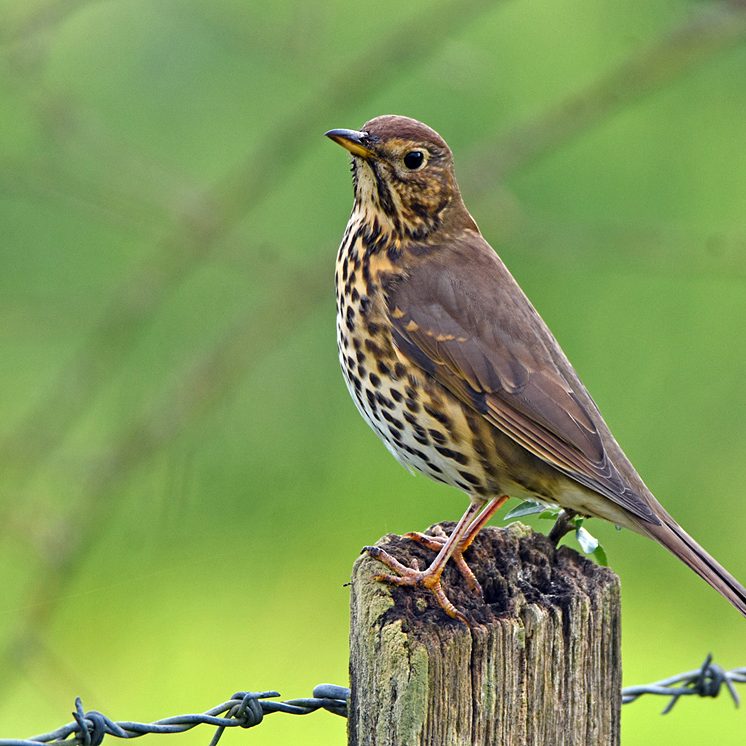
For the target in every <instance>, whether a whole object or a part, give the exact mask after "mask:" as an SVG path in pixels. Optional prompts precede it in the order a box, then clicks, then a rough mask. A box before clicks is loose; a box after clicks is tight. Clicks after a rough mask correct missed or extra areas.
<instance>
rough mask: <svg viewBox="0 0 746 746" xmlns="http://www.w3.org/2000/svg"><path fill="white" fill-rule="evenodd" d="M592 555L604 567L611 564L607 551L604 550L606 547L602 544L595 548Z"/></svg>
mask: <svg viewBox="0 0 746 746" xmlns="http://www.w3.org/2000/svg"><path fill="white" fill-rule="evenodd" d="M592 557H593V559H595V560H596V562H598V564H599V565H603V566H604V567H608V566H609V558H608V557H607V556H606V552H604V548H603V547H602V546H601V545H600V544H599V545H598V546H597V547H596V548H595V549H594V550H593V552H592Z"/></svg>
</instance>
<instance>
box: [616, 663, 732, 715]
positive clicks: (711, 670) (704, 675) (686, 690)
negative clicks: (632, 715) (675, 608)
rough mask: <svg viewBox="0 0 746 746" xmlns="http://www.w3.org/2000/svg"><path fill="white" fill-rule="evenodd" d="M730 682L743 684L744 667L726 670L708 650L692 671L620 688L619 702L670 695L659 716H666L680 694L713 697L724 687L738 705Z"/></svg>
mask: <svg viewBox="0 0 746 746" xmlns="http://www.w3.org/2000/svg"><path fill="white" fill-rule="evenodd" d="M734 684H746V667H742V668H734V669H732V670H731V671H726V670H724V669H723V668H722V667H721V666H719V665H718V664H717V663H713V662H712V653H710V654H709V655H708V656H707V658H705V661H704V663H703V664H702V665H701V666H700V667H699V668H697V669H694V670H693V671H685V672H684V673H679V674H676V675H675V676H669V677H668V678H667V679H661V680H660V681H654V682H652V683H650V684H640V685H637V686H628V687H626V688H624V689H622V704H624V705H626V704H629V703H630V702H634V701H635V700H636V699H638V698H639V697H641V696H642V695H644V694H654V695H659V696H663V697H670V698H671V700H670V702H669V703H668V704H667V705H666V706H665V708H664V709H663V712H662V714H663V715H667V714H668V713H669V712H671V710H672V709H673V708H674V706H675V705H676V703H677V702H678V701H679V699H680V698H681V697H688V696H693V695H696V696H698V697H717V696H718V695H719V694H720V693H721V691H722V690H723V687H725V690H726V691H727V692H728V694H730V696H731V699H732V700H733V703H734V704H735V706H736V707H738V706H739V705H740V703H741V700H740V698H739V696H738V692H737V691H736V687H735V686H734Z"/></svg>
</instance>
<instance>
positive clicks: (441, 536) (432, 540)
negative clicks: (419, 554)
mask: <svg viewBox="0 0 746 746" xmlns="http://www.w3.org/2000/svg"><path fill="white" fill-rule="evenodd" d="M435 530H439V533H437V534H435V535H433V536H430V535H428V534H423V533H421V532H420V531H410V532H409V533H407V534H404V538H405V539H410V540H411V541H414V542H416V543H417V544H419V545H420V546H423V547H425V548H426V549H429V550H430V551H431V552H439V551H440V550H441V549H442V548H443V545H444V544H445V543H446V541H447V540H448V536H447V535H446V533H445V531H443V529H442V528H441V527H440V526H437V527H436V529H435ZM465 549H466V547H465V548H464V550H462V549H461V547H460V546H458V547H456V549H454V551H453V554H452V555H451V560H453V563H454V564H455V565H456V567H457V569H458V571H459V572H460V573H461V576H462V577H463V579H464V580H465V581H466V585H467V586H468V588H469V590H470V591H471V592H472V593H474V594H476V595H477V596H478V597H479V598H481V599H482V600H484V591H482V586H481V585H480V584H479V581H478V580H477V578H476V576H475V575H474V573H473V572H472V569H471V568H470V567H469V565H467V564H466V560H465V559H464V551H465Z"/></svg>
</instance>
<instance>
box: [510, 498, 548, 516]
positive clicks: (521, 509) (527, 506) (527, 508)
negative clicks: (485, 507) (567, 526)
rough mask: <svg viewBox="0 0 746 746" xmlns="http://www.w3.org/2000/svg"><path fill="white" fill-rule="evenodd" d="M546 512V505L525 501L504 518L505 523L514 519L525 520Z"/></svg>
mask: <svg viewBox="0 0 746 746" xmlns="http://www.w3.org/2000/svg"><path fill="white" fill-rule="evenodd" d="M543 510H544V505H542V504H541V503H537V502H534V501H533V500H524V501H523V502H522V503H521V504H520V505H517V506H516V507H515V508H513V510H511V511H510V512H508V513H506V514H505V516H504V517H503V520H504V521H511V520H513V519H514V518H523V517H524V516H527V515H535V514H536V513H541V512H542V511H543Z"/></svg>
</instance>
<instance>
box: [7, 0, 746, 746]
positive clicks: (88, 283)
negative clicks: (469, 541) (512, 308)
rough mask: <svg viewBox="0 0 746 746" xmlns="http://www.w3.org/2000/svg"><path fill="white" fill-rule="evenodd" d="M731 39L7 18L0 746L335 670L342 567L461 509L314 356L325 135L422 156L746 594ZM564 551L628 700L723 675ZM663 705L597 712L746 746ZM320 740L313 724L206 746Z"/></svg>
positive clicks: (619, 18) (662, 599) (322, 292)
mask: <svg viewBox="0 0 746 746" xmlns="http://www.w3.org/2000/svg"><path fill="white" fill-rule="evenodd" d="M745 15H746V12H744V4H743V3H742V2H741V3H736V2H734V3H732V4H730V5H728V4H716V3H709V2H684V1H683V0H652V1H651V0H628V2H625V3H619V2H611V1H610V0H604V1H603V2H602V1H600V0H598V1H597V2H593V3H588V2H580V1H579V0H576V1H574V2H571V1H569V0H556V1H553V2H543V3H541V2H529V0H503V1H502V2H465V1H464V0H451V1H450V2H448V1H442V0H441V1H440V2H436V1H435V0H432V1H430V2H426V1H424V0H419V1H418V2H412V3H407V4H406V6H405V5H404V4H402V3H400V2H395V1H394V0H379V1H378V2H376V3H372V4H371V3H368V4H360V3H351V2H340V1H339V0H334V2H329V3H325V4H315V3H302V2H276V3H273V4H271V5H270V4H264V3H256V2H248V1H247V0H215V1H213V2H207V1H206V0H202V1H201V2H199V1H197V0H178V1H177V0H161V1H160V2H157V3H154V2H146V0H130V1H129V2H123V1H120V2H96V1H94V0H87V1H86V0H68V1H62V0H58V1H57V2H54V1H53V0H32V1H29V0H23V1H21V0H0V261H1V264H0V349H1V352H0V413H1V415H2V416H1V418H0V468H1V469H2V481H1V484H0V489H1V490H2V492H1V496H0V588H1V589H2V590H0V671H2V675H0V736H2V737H24V736H28V735H30V734H32V733H37V732H42V731H45V730H48V729H51V728H52V727H56V726H57V725H59V724H62V723H63V722H67V721H68V720H69V719H70V718H69V712H70V709H71V706H72V700H73V696H74V695H76V694H80V695H81V696H82V697H83V698H84V704H85V706H87V707H88V708H97V709H100V710H102V711H104V712H105V713H107V714H108V715H110V716H111V717H113V718H115V719H153V718H158V717H164V716H167V715H171V714H176V713H179V712H196V711H198V710H201V709H204V708H206V707H208V706H211V705H212V704H215V703H217V702H219V701H222V700H223V699H226V698H227V697H228V696H229V695H230V694H231V693H232V692H233V691H234V690H237V689H272V688H277V689H279V690H280V691H281V692H282V694H283V695H284V696H285V697H293V696H308V695H310V691H311V689H312V687H313V686H314V685H315V684H317V683H319V682H322V681H331V682H336V683H340V684H344V683H346V681H347V621H348V617H347V605H348V590H347V589H346V588H344V587H343V584H344V583H345V581H346V580H347V579H348V577H349V569H350V566H351V563H352V561H353V560H354V558H355V557H356V556H357V554H358V551H359V549H360V547H361V546H362V545H364V544H366V543H370V542H372V541H374V540H376V539H377V538H378V537H379V536H381V535H382V534H384V533H386V532H389V531H397V532H401V531H406V530H413V529H421V528H424V527H426V526H427V525H429V524H430V523H433V522H436V521H439V520H446V519H451V520H454V519H456V518H457V517H458V516H459V515H460V513H461V512H462V510H463V508H464V507H465V503H464V498H463V496H462V495H460V494H458V493H457V492H455V491H453V490H450V489H448V488H445V487H441V486H438V485H436V484H435V483H432V482H430V481H429V480H427V479H425V478H424V477H418V478H414V477H412V476H410V475H409V474H408V473H407V472H406V471H404V470H403V469H402V468H401V467H400V466H399V465H398V464H396V463H395V461H394V460H393V459H392V458H391V457H390V456H389V455H388V453H387V452H386V450H385V449H384V448H383V447H382V445H381V444H380V443H379V442H378V441H377V439H376V438H375V436H374V435H373V433H372V432H371V431H369V430H368V428H367V427H366V425H365V424H364V423H363V421H362V419H361V418H360V417H359V415H358V414H357V413H356V411H355V409H354V407H353V405H352V403H351V401H350V400H349V398H348V395H347V393H346V391H345V388H344V386H343V385H342V380H341V376H340V373H339V371H338V368H337V359H336V349H335V340H334V305H333V289H332V276H333V264H334V257H335V252H336V248H337V244H338V241H339V238H340V236H341V233H342V230H343V228H344V225H345V222H346V220H347V215H348V212H349V208H350V205H351V185H350V183H349V173H348V170H347V164H346V158H345V154H344V153H343V152H342V151H341V150H340V149H339V148H337V147H336V146H334V145H333V144H332V143H330V142H328V141H327V140H325V139H324V138H323V136H322V133H323V132H324V131H325V130H327V129H329V128H331V127H357V126H360V125H361V124H362V123H363V122H364V121H365V120H367V119H368V118H370V117H372V116H375V115H377V114H382V113H390V112H394V113H400V114H407V115H410V116H414V117H417V118H420V119H422V120H424V121H426V122H427V123H429V124H431V125H432V126H434V127H435V128H436V129H438V130H439V131H440V132H441V133H442V134H443V135H444V136H445V137H446V139H447V140H448V141H449V143H450V144H451V146H452V148H453V150H454V153H455V156H456V164H457V169H458V173H459V176H460V178H461V182H462V186H463V190H464V194H465V198H466V202H467V204H468V205H469V206H470V208H471V210H472V212H473V213H474V215H475V217H476V219H477V221H478V222H479V224H480V226H481V227H482V230H483V232H484V233H485V234H486V235H487V237H488V239H490V240H491V242H492V243H493V244H494V245H495V246H496V247H497V248H498V249H499V251H500V253H501V255H502V256H503V258H504V259H505V261H506V262H507V264H508V265H509V266H510V268H511V269H512V271H513V272H514V274H515V275H516V277H517V278H518V280H519V282H521V284H522V285H523V287H524V288H525V289H526V291H527V292H528V294H529V296H530V297H531V298H532V299H533V300H534V302H535V303H536V305H537V306H538V308H539V310H540V311H541V313H542V314H543V315H544V317H545V319H546V320H547V321H548V323H549V324H550V326H551V327H552V328H553V330H554V331H555V333H556V334H557V336H558V338H559V339H560V341H561V342H562V344H563V346H564V347H565V349H566V351H567V352H568V354H569V356H570V358H571V359H572V360H573V362H574V363H575V365H576V367H577V368H578V370H579V372H580V374H581V375H582V377H583V378H584V380H585V382H586V383H587V385H588V386H589V388H590V390H591V391H592V393H593V395H594V397H595V398H596V400H597V402H598V403H599V405H600V406H601V409H602V410H603V412H604V413H605V415H606V417H607V419H608V421H609V423H610V425H611V426H612V429H613V430H614V432H615V433H616V435H617V437H618V439H619V440H620V441H621V443H622V444H623V446H624V447H625V448H626V450H627V452H628V454H629V455H630V456H631V458H632V460H633V461H634V462H635V464H636V465H637V467H638V469H639V470H640V472H641V473H642V474H643V475H644V477H645V478H646V480H647V481H648V483H649V484H650V486H651V487H652V488H653V490H654V491H655V492H656V494H658V496H659V497H660V498H661V500H662V502H664V504H665V505H666V506H667V507H668V508H669V509H670V511H671V512H672V513H673V514H674V515H675V516H676V517H677V518H678V519H679V520H680V522H681V523H682V524H683V525H684V526H686V527H688V528H689V530H690V531H691V532H692V533H693V534H694V535H695V536H696V537H697V538H698V539H699V540H701V542H702V543H703V544H704V545H705V546H707V547H708V548H710V549H711V550H712V551H713V553H714V554H716V555H717V556H718V557H719V558H720V559H721V560H722V562H723V563H724V564H725V565H726V566H728V567H729V568H730V569H731V570H732V571H733V572H734V573H735V574H736V575H739V576H740V577H741V578H746V552H745V551H744V538H743V537H744V527H745V526H746V502H745V501H744V494H745V493H746V488H745V487H744V484H745V483H746V418H744V412H746V386H745V385H744V380H745V379H746V332H745V331H744V329H745V324H744V319H745V318H746V209H745V208H746V18H744V16H745ZM589 527H590V528H591V530H592V531H594V532H595V533H596V534H597V535H598V536H600V537H601V539H602V540H603V541H604V543H605V546H606V549H607V553H608V555H609V558H610V561H611V564H612V566H613V567H614V569H615V570H616V571H617V572H618V573H619V574H620V576H621V578H622V581H623V587H624V594H623V601H624V644H623V651H624V669H625V683H627V684H632V683H642V682H645V681H650V680H653V679H657V678H661V677H663V676H666V675H668V674H672V673H675V672H677V671H681V670H686V669H689V668H694V667H696V666H697V665H698V664H699V662H700V661H701V659H702V658H703V657H704V655H705V654H706V653H707V652H708V651H712V652H713V653H714V654H715V656H716V660H717V661H719V662H720V663H721V664H723V665H724V666H726V667H734V666H742V665H746V645H744V639H745V637H744V629H745V627H744V621H743V619H741V618H740V617H739V616H738V614H737V612H736V611H735V610H733V609H732V608H730V607H729V606H728V605H727V603H726V602H724V601H723V600H722V599H720V597H719V596H717V595H716V594H715V593H714V592H713V591H711V590H710V589H709V588H708V587H706V586H705V584H704V583H702V582H701V581H700V580H699V579H698V578H697V577H696V576H695V575H694V574H693V573H691V572H690V571H689V570H687V569H686V568H685V567H684V566H683V565H681V564H680V563H678V562H676V561H675V560H674V559H673V558H672V557H670V556H669V555H668V554H666V553H665V552H664V551H662V550H661V549H660V548H658V547H657V546H654V545H653V544H652V543H651V542H647V541H645V540H644V539H642V538H639V537H637V536H634V535H631V534H629V533H627V532H624V533H617V532H616V531H615V530H614V529H613V528H612V527H610V526H600V525H594V524H591V525H590V526H589ZM663 704H664V703H663V702H662V701H660V700H657V701H640V702H638V703H636V704H634V705H630V706H629V707H627V708H625V710H624V715H623V718H624V719H623V728H624V730H623V734H624V743H625V744H628V745H630V746H631V745H632V744H650V743H665V744H674V743H675V744H699V743H703V742H706V741H707V742H709V741H710V740H711V739H715V740H717V742H718V743H719V744H721V745H722V746H725V745H726V744H742V743H743V742H744V734H746V715H745V714H744V713H743V712H738V711H736V710H735V709H734V708H733V706H732V704H731V703H730V702H729V701H728V700H726V698H724V697H723V698H721V699H718V700H715V701H708V700H697V701H694V700H689V701H686V702H682V703H681V704H680V705H679V707H677V709H676V710H675V711H674V713H673V714H672V715H670V716H667V717H666V718H661V717H660V716H659V714H658V713H659V711H660V710H661V709H662V707H663ZM209 735H210V734H209V733H208V732H207V731H206V730H205V729H198V730H196V731H193V732H192V733H190V734H186V735H182V736H173V737H171V740H173V741H174V742H177V741H178V742H179V743H182V744H187V743H195V744H197V743H200V744H203V743H205V742H206V739H209ZM150 738H151V741H152V739H153V737H150ZM344 738H345V737H344V721H343V720H342V719H341V718H335V717H334V716H332V715H327V714H325V713H317V714H315V715H311V716H309V717H307V718H292V717H290V716H282V715H275V716H273V717H272V718H271V719H270V720H268V721H266V722H265V723H263V724H262V725H261V727H259V728H256V729H254V730H251V731H249V732H230V733H227V734H226V736H225V743H238V742H239V741H240V742H242V743H243V742H245V743H251V744H256V745H257V746H258V745H259V744H286V743H304V744H341V743H344Z"/></svg>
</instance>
